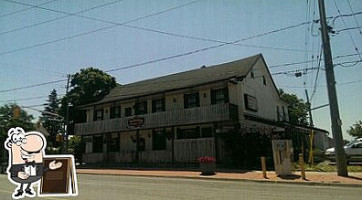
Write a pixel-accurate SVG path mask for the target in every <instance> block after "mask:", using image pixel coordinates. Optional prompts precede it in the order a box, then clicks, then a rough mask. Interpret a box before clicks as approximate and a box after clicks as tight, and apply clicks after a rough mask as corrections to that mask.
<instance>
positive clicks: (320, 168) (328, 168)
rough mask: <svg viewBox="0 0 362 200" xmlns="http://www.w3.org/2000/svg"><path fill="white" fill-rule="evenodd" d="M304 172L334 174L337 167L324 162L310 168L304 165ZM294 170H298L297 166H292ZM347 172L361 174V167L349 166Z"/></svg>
mask: <svg viewBox="0 0 362 200" xmlns="http://www.w3.org/2000/svg"><path fill="white" fill-rule="evenodd" d="M304 168H305V171H316V172H336V171H337V167H336V165H333V164H331V162H330V161H324V162H321V163H318V164H315V165H312V166H309V164H305V166H304ZM294 169H295V170H300V166H299V164H297V163H295V164H294ZM347 169H348V171H349V172H362V166H360V165H349V166H348V167H347Z"/></svg>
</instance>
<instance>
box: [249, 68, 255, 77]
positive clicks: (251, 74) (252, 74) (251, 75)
mask: <svg viewBox="0 0 362 200" xmlns="http://www.w3.org/2000/svg"><path fill="white" fill-rule="evenodd" d="M250 77H251V78H254V77H255V76H254V70H251V72H250Z"/></svg>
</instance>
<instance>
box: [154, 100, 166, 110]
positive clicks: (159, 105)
mask: <svg viewBox="0 0 362 200" xmlns="http://www.w3.org/2000/svg"><path fill="white" fill-rule="evenodd" d="M162 111H165V99H164V98H162V99H156V100H153V101H152V112H153V113H155V112H162Z"/></svg>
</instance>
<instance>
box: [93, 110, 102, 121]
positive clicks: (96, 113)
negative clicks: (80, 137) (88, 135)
mask: <svg viewBox="0 0 362 200" xmlns="http://www.w3.org/2000/svg"><path fill="white" fill-rule="evenodd" d="M99 111H100V112H101V117H100V119H98V112H99ZM103 119H104V109H103V108H100V109H94V112H93V121H101V120H103Z"/></svg>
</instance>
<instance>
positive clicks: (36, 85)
mask: <svg viewBox="0 0 362 200" xmlns="http://www.w3.org/2000/svg"><path fill="white" fill-rule="evenodd" d="M66 80H67V79H62V80H56V81H50V82H44V83H38V84H34V85H28V86H23V87H18V88H12V89H6V90H0V93H2V92H10V91H15V90H23V89H28V88H33V87H38V86H42V85H49V84H54V83H59V82H62V81H66Z"/></svg>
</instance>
